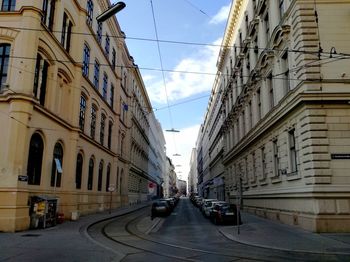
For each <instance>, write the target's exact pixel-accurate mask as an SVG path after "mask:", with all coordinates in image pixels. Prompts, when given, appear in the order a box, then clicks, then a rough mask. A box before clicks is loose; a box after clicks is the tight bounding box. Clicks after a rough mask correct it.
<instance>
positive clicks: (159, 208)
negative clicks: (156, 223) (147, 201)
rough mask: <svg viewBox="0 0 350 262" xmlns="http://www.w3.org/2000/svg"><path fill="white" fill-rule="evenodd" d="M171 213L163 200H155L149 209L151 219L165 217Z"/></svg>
mask: <svg viewBox="0 0 350 262" xmlns="http://www.w3.org/2000/svg"><path fill="white" fill-rule="evenodd" d="M170 213H171V207H170V205H169V204H168V202H167V201H165V200H157V201H155V202H153V204H152V208H151V218H152V219H153V218H154V217H158V216H167V215H169V214H170Z"/></svg>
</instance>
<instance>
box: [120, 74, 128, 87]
mask: <svg viewBox="0 0 350 262" xmlns="http://www.w3.org/2000/svg"><path fill="white" fill-rule="evenodd" d="M122 77H123V79H122V81H121V84H122V88H126V81H127V76H126V72H124V74H123V76H122Z"/></svg>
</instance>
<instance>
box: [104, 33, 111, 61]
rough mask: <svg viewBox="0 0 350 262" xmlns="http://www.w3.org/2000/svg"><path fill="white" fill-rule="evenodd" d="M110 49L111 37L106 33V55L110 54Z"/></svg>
mask: <svg viewBox="0 0 350 262" xmlns="http://www.w3.org/2000/svg"><path fill="white" fill-rule="evenodd" d="M109 49H110V39H109V35H107V34H106V43H105V54H106V56H109Z"/></svg>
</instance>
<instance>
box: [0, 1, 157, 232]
mask: <svg viewBox="0 0 350 262" xmlns="http://www.w3.org/2000/svg"><path fill="white" fill-rule="evenodd" d="M109 6H110V2H109V1H108V0H99V1H97V0H75V1H58V0H43V1H33V0H24V1H15V0H11V1H2V5H1V10H0V24H1V26H0V56H1V59H0V63H1V65H0V68H1V70H0V121H1V123H2V125H1V127H0V130H1V131H0V133H1V136H0V144H1V147H0V181H1V182H0V210H1V212H0V231H19V230H25V229H27V228H28V227H29V225H30V213H31V211H32V210H31V208H30V206H31V202H30V199H31V197H32V196H46V197H54V198H58V200H59V202H58V211H59V212H61V213H63V214H64V216H65V218H66V219H69V218H70V217H71V215H72V214H81V215H84V214H88V213H92V212H97V211H102V210H105V209H107V208H110V207H111V208H115V207H119V206H121V205H124V204H128V203H129V190H128V185H129V171H130V167H131V162H130V156H131V155H130V152H131V150H130V147H131V141H132V139H133V136H132V134H131V123H132V114H133V115H135V114H137V112H136V111H135V110H133V111H132V112H133V113H132V114H131V111H130V110H129V108H130V105H131V103H132V94H133V92H135V90H134V89H133V88H134V86H133V81H138V79H139V78H140V76H139V73H138V71H137V67H136V66H135V65H134V61H133V59H132V58H131V56H130V54H129V52H128V50H127V47H126V44H125V41H124V38H125V35H124V33H123V32H122V31H121V29H120V26H119V24H118V22H117V20H116V18H115V17H112V18H110V19H108V20H107V21H106V22H104V23H98V22H97V20H96V16H97V15H98V14H100V13H102V11H104V10H106V9H107V8H108V7H109ZM142 84H143V83H140V84H139V85H138V88H139V89H140V90H141V91H139V92H140V93H141V95H140V96H141V97H143V99H144V100H147V101H148V98H147V94H146V93H145V91H144V90H145V89H144V86H143V85H142ZM137 110H139V109H137ZM153 120H154V119H151V120H149V121H153ZM145 128H147V126H145ZM147 134H148V131H147V132H146V136H147ZM157 142H158V141H157ZM147 146H148V147H150V145H149V144H146V145H145V151H147V152H148V151H149V148H147ZM153 147H155V146H153ZM162 147H164V145H163V146H162ZM132 166H137V167H140V166H141V167H142V166H143V163H141V162H137V161H136V162H132ZM146 177H147V176H146ZM149 180H151V181H154V180H155V179H153V180H152V179H150V178H149ZM110 190H112V193H111V192H109V191H110ZM111 197H112V201H111ZM110 203H111V206H110Z"/></svg>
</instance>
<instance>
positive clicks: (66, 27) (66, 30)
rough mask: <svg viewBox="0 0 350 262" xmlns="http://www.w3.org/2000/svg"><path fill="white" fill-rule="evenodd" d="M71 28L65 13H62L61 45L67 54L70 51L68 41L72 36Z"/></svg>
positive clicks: (71, 25)
mask: <svg viewBox="0 0 350 262" xmlns="http://www.w3.org/2000/svg"><path fill="white" fill-rule="evenodd" d="M72 27H73V24H72V22H71V21H70V19H69V18H68V15H67V14H66V13H63V25H62V36H61V44H62V46H63V47H64V49H66V51H67V52H69V50H70V39H71V35H72Z"/></svg>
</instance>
